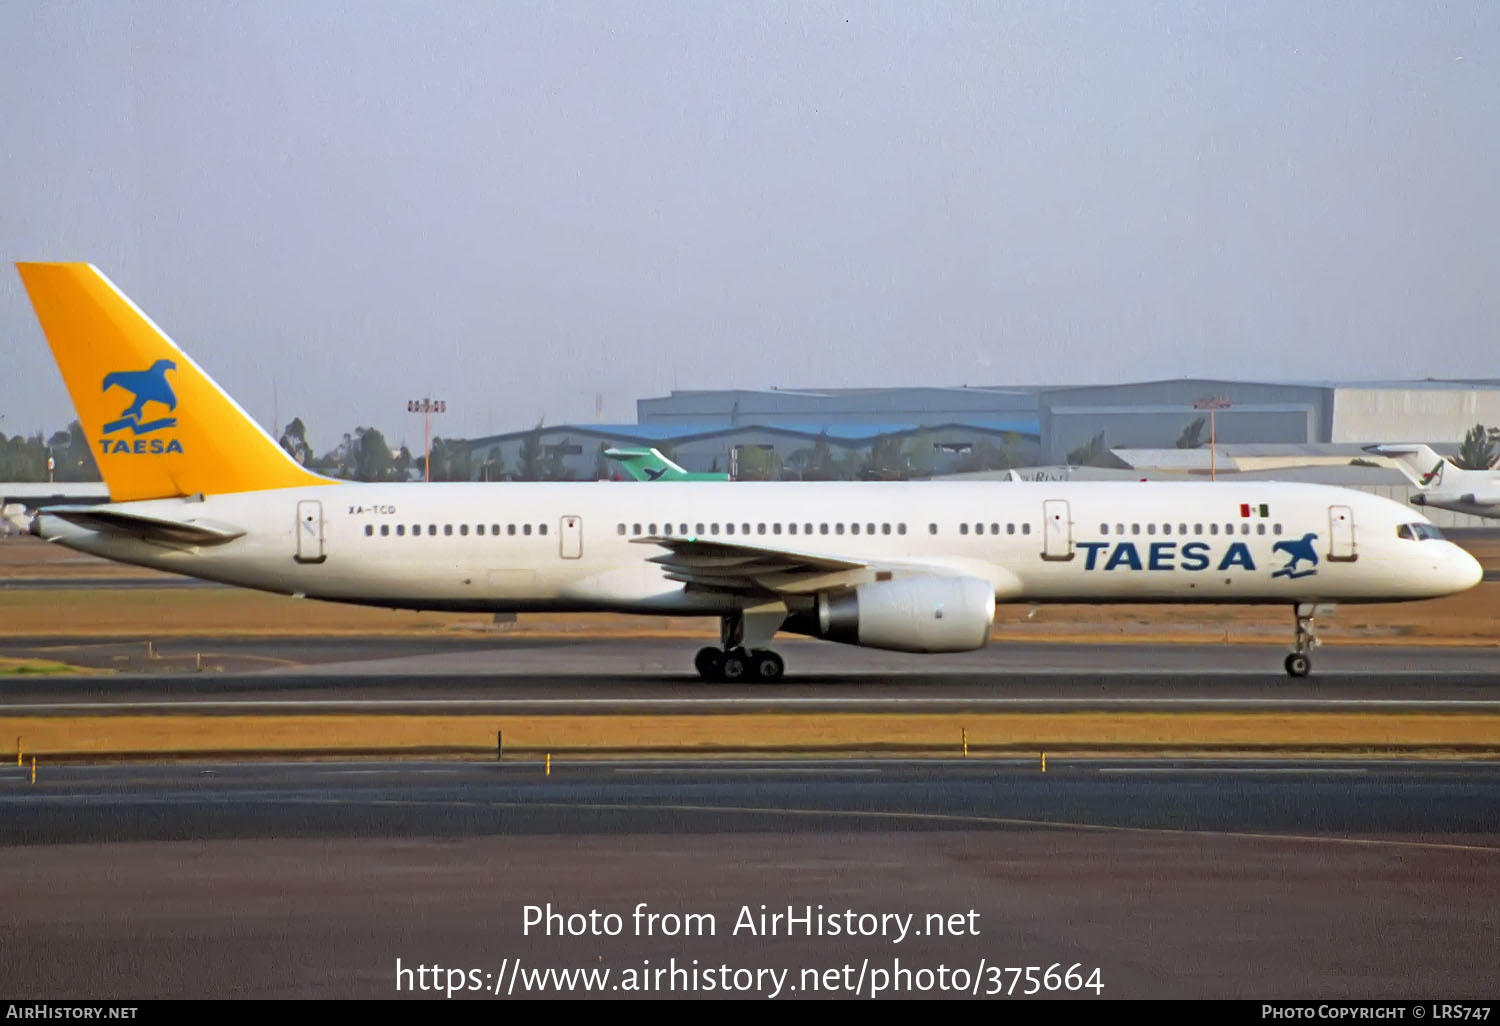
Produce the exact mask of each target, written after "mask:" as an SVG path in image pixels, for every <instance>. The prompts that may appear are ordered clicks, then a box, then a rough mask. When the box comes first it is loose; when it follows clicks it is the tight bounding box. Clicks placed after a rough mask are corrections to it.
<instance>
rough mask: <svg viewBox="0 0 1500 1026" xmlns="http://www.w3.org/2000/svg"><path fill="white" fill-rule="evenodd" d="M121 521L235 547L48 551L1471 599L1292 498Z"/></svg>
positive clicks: (1315, 497)
mask: <svg viewBox="0 0 1500 1026" xmlns="http://www.w3.org/2000/svg"><path fill="white" fill-rule="evenodd" d="M1242 504H1245V505H1248V506H1249V507H1250V510H1251V515H1249V516H1246V515H1243V514H1244V508H1243V506H1242ZM120 508H124V509H130V510H139V511H142V512H144V513H147V514H149V515H152V516H166V517H170V518H173V519H176V520H181V521H185V522H191V521H193V520H200V519H201V520H206V521H211V522H213V523H216V524H227V525H233V526H234V527H237V528H239V529H241V530H243V531H244V534H243V536H241V537H239V538H236V539H235V540H233V541H229V542H226V543H223V544H217V545H202V546H198V545H190V544H167V543H162V542H155V541H145V540H142V539H140V538H137V537H133V536H131V535H130V534H128V533H116V532H113V531H98V532H96V531H93V530H86V529H83V528H80V527H76V526H74V525H72V524H70V523H67V522H65V521H63V520H61V519H60V518H58V517H55V516H48V515H47V514H46V513H45V512H43V514H42V516H41V518H40V523H39V526H40V533H41V534H42V536H43V537H47V538H50V539H53V540H55V541H57V542H60V543H61V544H64V545H67V546H70V547H72V548H76V549H80V550H83V551H87V552H91V553H95V554H98V555H101V556H105V557H108V558H111V559H116V560H120V561H124V562H129V563H136V564H140V565H144V566H150V567H156V568H159V569H163V570H169V571H174V572H177V573H183V574H189V575H192V576H195V577H202V578H208V579H211V580H217V581H223V582H227V583H231V584H236V585H242V586H245V587H250V588H258V589H263V590H266V591H272V592H281V593H284V594H291V595H301V596H307V597H310V598H319V599H329V600H335V601H344V602H356V603H363V604H372V605H383V606H392V607H400V608H411V609H447V610H470V611H485V612H489V611H495V612H500V611H528V610H531V611H548V610H576V611H584V610H608V611H620V612H641V613H662V612H671V613H687V614H714V613H722V612H725V611H730V610H734V609H736V608H739V607H741V606H744V605H745V604H747V599H746V598H745V597H744V596H737V595H733V594H726V593H722V592H715V591H711V590H710V591H701V590H696V589H693V588H691V587H686V588H685V587H684V586H683V585H682V584H681V583H678V582H676V581H673V580H671V579H669V578H668V577H667V576H666V573H665V571H664V570H663V568H662V567H661V566H659V565H658V564H656V563H653V562H651V558H652V557H654V556H660V555H662V554H663V552H664V551H665V550H664V549H663V548H662V547H661V546H659V545H656V544H652V543H650V542H649V541H648V542H644V543H643V542H642V541H640V539H642V538H647V537H650V536H659V537H665V536H667V535H670V536H672V537H674V538H676V537H680V536H683V535H686V536H689V537H695V538H700V539H707V540H713V541H723V542H726V543H734V544H738V545H747V546H756V547H764V548H768V549H775V550H784V551H788V552H794V553H802V554H812V555H816V556H821V557H837V558H842V559H847V560H850V561H852V562H857V563H860V564H863V566H865V567H868V569H858V570H854V571H846V572H843V573H841V574H831V575H830V576H829V578H828V580H827V581H826V582H825V586H826V587H831V588H841V587H848V586H852V585H855V584H859V583H862V582H863V581H868V580H874V579H875V575H876V574H877V573H883V574H885V575H887V576H890V575H894V576H897V577H900V576H914V575H933V574H936V575H939V576H942V575H954V576H958V575H962V576H971V577H980V578H983V579H986V580H989V581H991V582H993V584H994V589H995V596H996V598H997V599H998V600H999V601H1012V602H1016V601H1021V602H1141V601H1170V602H1215V603H1247V602H1254V603H1261V602H1287V603H1295V602H1339V601H1342V602H1358V601H1367V602H1373V601H1392V600H1404V599H1421V598H1431V597H1435V596H1439V595H1445V594H1451V593H1453V592H1455V591H1461V590H1463V589H1464V588H1467V587H1469V586H1471V585H1473V584H1474V583H1477V581H1478V580H1479V578H1480V571H1479V567H1478V564H1477V563H1476V562H1475V561H1474V559H1473V558H1472V557H1470V556H1469V555H1468V554H1467V553H1466V552H1464V551H1463V550H1462V549H1460V548H1458V547H1457V546H1455V545H1453V544H1451V543H1449V542H1447V541H1444V540H1441V539H1436V538H1428V539H1423V540H1415V539H1412V538H1410V537H1398V529H1399V527H1400V525H1401V524H1403V523H1412V522H1425V521H1423V518H1422V517H1421V516H1420V515H1419V514H1416V513H1414V512H1413V511H1412V510H1410V509H1408V508H1406V507H1404V506H1402V505H1399V504H1397V503H1395V502H1391V501H1389V500H1386V499H1382V498H1379V497H1377V496H1372V495H1369V494H1366V493H1362V492H1356V491H1351V490H1347V489H1341V488H1333V487H1328V486H1321V485H1305V484H1279V483H1265V482H1252V483H1243V484H1226V483H1186V484H1182V483H1164V482H1143V483H1128V484H1122V483H1118V482H1039V483H1030V482H1024V483H1013V482H1003V483H1002V482H983V483H947V482H910V483H886V482H878V483H800V482H799V483H767V484H757V483H745V482H734V483H722V484H720V483H712V482H693V483H680V484H678V483H651V484H637V483H620V482H599V483H569V484H520V483H516V484H477V483H476V484H469V483H465V484H432V485H413V484H338V485H327V486H313V487H305V488H295V489H285V490H276V491H263V492H251V493H243V494H231V495H212V496H208V497H206V498H202V499H161V500H153V501H150V502H143V503H131V504H128V505H127V506H122V507H120ZM1262 508H1264V514H1262ZM1309 535H1311V536H1313V537H1311V538H1309V537H1308V536H1309ZM1299 553H1300V555H1301V558H1300V559H1298V560H1294V559H1293V557H1294V556H1295V555H1298V554H1299ZM1309 557H1315V561H1314V560H1313V559H1312V558H1309ZM818 586H819V584H818V582H816V581H814V582H812V583H811V584H808V583H806V582H804V583H803V584H801V585H799V586H798V588H797V589H793V591H794V592H799V591H800V592H803V593H806V592H810V591H812V590H815V589H816V588H817V587H818ZM796 599H797V595H796V594H793V595H792V601H793V603H795V601H796Z"/></svg>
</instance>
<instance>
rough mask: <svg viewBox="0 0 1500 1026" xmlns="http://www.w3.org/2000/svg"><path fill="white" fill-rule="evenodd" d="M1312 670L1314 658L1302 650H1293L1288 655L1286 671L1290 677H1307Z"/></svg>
mask: <svg viewBox="0 0 1500 1026" xmlns="http://www.w3.org/2000/svg"><path fill="white" fill-rule="evenodd" d="M1311 670H1312V660H1311V659H1309V658H1308V657H1307V656H1306V655H1305V654H1304V653H1302V652H1291V653H1289V654H1288V655H1287V657H1286V672H1287V676H1289V677H1306V676H1307V675H1308V673H1309V672H1310V671H1311Z"/></svg>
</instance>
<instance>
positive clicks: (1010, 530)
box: [1005, 524, 1016, 534]
mask: <svg viewBox="0 0 1500 1026" xmlns="http://www.w3.org/2000/svg"><path fill="white" fill-rule="evenodd" d="M1005 533H1006V534H1015V533H1016V525H1015V524H1006V525H1005Z"/></svg>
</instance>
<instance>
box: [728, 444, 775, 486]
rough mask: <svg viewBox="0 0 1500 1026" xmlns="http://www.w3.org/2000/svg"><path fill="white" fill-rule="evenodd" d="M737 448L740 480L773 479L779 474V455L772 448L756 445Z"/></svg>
mask: <svg viewBox="0 0 1500 1026" xmlns="http://www.w3.org/2000/svg"><path fill="white" fill-rule="evenodd" d="M738 448H739V454H740V455H739V466H740V476H739V479H740V480H741V481H775V480H776V479H777V478H779V477H780V476H781V457H780V456H777V455H776V451H775V450H774V449H763V448H761V447H760V446H758V445H741V446H739V447H738Z"/></svg>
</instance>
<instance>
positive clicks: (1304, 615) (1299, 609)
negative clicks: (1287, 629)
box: [1282, 602, 1333, 677]
mask: <svg viewBox="0 0 1500 1026" xmlns="http://www.w3.org/2000/svg"><path fill="white" fill-rule="evenodd" d="M1332 611H1333V607H1332V606H1326V605H1314V604H1312V603H1309V602H1301V603H1298V604H1297V605H1295V606H1293V607H1292V615H1293V617H1294V618H1295V620H1296V636H1295V639H1294V640H1293V642H1292V651H1291V652H1290V653H1288V654H1287V657H1286V661H1285V662H1284V663H1283V664H1282V665H1283V666H1285V667H1286V673H1287V676H1288V677H1306V676H1307V675H1308V674H1309V673H1311V672H1312V650H1313V649H1315V648H1317V647H1318V636H1317V635H1316V634H1315V633H1314V632H1313V617H1314V614H1316V613H1325V612H1332Z"/></svg>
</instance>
